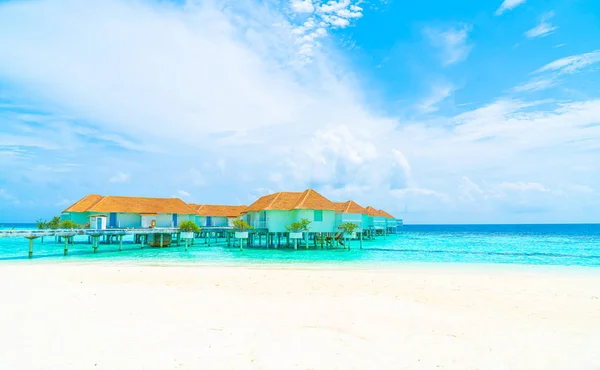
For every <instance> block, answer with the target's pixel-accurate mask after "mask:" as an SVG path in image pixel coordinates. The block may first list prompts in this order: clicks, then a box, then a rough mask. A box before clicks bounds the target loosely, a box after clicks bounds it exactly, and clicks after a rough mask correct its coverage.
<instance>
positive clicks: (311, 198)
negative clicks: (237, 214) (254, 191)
mask: <svg viewBox="0 0 600 370" xmlns="http://www.w3.org/2000/svg"><path fill="white" fill-rule="evenodd" d="M243 218H244V220H245V221H246V222H248V223H249V224H250V225H252V226H253V227H254V228H256V229H267V230H268V231H269V232H288V230H287V229H286V226H289V225H290V224H291V223H293V222H300V221H301V220H302V219H303V218H305V219H308V220H309V221H310V222H311V223H310V225H309V232H327V233H329V232H335V231H336V217H335V207H334V205H333V203H332V202H331V201H330V200H328V199H327V198H325V197H323V196H322V195H321V194H319V193H317V192H316V191H314V190H312V189H308V190H305V191H304V192H279V193H274V194H269V195H265V196H263V197H261V198H259V199H258V200H257V201H256V202H254V203H252V204H251V205H250V206H248V208H247V209H246V210H245V211H244V216H243Z"/></svg>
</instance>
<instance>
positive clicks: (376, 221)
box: [365, 206, 387, 231]
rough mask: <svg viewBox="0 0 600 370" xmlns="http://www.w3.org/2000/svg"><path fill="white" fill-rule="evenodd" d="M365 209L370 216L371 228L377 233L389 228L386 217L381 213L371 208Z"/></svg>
mask: <svg viewBox="0 0 600 370" xmlns="http://www.w3.org/2000/svg"><path fill="white" fill-rule="evenodd" d="M365 209H366V210H367V214H368V215H369V218H368V219H369V228H373V229H375V230H376V231H379V230H385V228H386V226H387V218H386V216H384V215H383V214H382V213H381V211H379V210H378V209H375V208H373V207H371V206H368V207H366V208H365Z"/></svg>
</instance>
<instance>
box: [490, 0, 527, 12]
mask: <svg viewBox="0 0 600 370" xmlns="http://www.w3.org/2000/svg"><path fill="white" fill-rule="evenodd" d="M525 1H527V0H504V1H503V2H502V4H501V5H500V7H499V8H498V10H496V13H495V14H496V15H502V13H504V12H506V11H509V10H512V9H514V8H516V7H517V6H519V5H521V4H523V3H525Z"/></svg>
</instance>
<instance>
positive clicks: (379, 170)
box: [0, 0, 600, 223]
mask: <svg viewBox="0 0 600 370" xmlns="http://www.w3.org/2000/svg"><path fill="white" fill-rule="evenodd" d="M599 17H600V2H597V1H581V0H570V1H564V0H563V1H558V0H556V1H552V0H546V1H542V0H504V1H502V0H489V1H452V2H449V1H442V0H435V1H434V0H431V1H421V2H416V3H410V4H409V3H407V2H404V1H394V0H387V1H381V0H380V1H376V0H372V1H353V0H345V1H344V0H340V1H321V0H312V1H310V0H302V1H300V0H292V1H255V0H237V1H227V0H212V1H166V0H162V1H159V0H155V1H151V0H146V1H143V0H103V1H94V0H92V1H86V2H81V1H75V0H62V1H60V0H56V1H36V0H28V1H16V0H14V1H0V128H1V130H0V169H1V172H0V222H9V221H33V220H35V219H37V218H48V217H51V216H52V215H55V214H59V213H60V211H61V210H62V209H64V208H65V207H66V206H68V205H69V204H70V203H72V202H74V201H76V200H78V199H79V198H81V197H82V196H84V195H86V194H88V193H99V194H104V195H108V194H111V195H140V196H163V197H170V196H177V197H181V198H182V199H184V200H186V201H190V202H196V203H231V204H239V203H243V204H249V203H251V202H252V201H253V200H255V199H256V198H257V197H258V196H260V195H263V194H266V193H269V192H274V191H282V190H289V191H292V190H304V189H305V188H307V187H313V188H315V189H316V190H318V191H320V192H321V193H323V194H324V195H326V196H328V197H330V198H331V199H333V200H347V199H354V200H356V201H357V202H359V203H360V204H362V205H364V206H367V205H372V206H375V207H377V208H384V209H386V210H387V211H389V212H390V213H392V214H394V215H396V216H398V217H402V218H404V220H405V222H406V223H529V222H531V223H540V222H597V221H598V211H597V210H598V209H599V207H600V197H599V191H600V176H599V175H598V173H600V172H599V170H600V168H599V167H600V97H599V96H598V91H600V89H599V87H600V73H598V72H599V67H600V41H598V40H600V19H599Z"/></svg>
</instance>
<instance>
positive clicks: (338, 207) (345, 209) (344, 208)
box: [333, 200, 368, 214]
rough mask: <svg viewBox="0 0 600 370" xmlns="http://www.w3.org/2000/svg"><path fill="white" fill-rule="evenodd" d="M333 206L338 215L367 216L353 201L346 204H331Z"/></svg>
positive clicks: (363, 209)
mask: <svg viewBox="0 0 600 370" xmlns="http://www.w3.org/2000/svg"><path fill="white" fill-rule="evenodd" d="M333 205H334V206H335V211H336V212H338V213H358V214H368V212H367V210H366V209H365V208H363V207H362V206H360V205H359V204H357V203H356V202H355V201H353V200H349V201H347V202H333Z"/></svg>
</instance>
